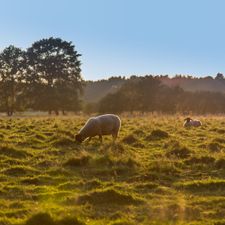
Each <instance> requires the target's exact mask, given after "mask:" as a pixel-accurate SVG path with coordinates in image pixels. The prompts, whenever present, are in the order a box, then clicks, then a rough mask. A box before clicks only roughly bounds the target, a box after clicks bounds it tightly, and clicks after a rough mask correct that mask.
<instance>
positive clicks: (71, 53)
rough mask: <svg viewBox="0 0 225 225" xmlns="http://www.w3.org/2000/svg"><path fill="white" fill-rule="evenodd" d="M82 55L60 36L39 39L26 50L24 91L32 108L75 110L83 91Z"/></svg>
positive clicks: (78, 105) (56, 110)
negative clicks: (80, 58) (29, 97)
mask: <svg viewBox="0 0 225 225" xmlns="http://www.w3.org/2000/svg"><path fill="white" fill-rule="evenodd" d="M80 56H81V55H80V54H78V53H77V51H76V50H75V46H74V45H72V43H71V42H67V41H63V40H62V39H60V38H53V37H51V38H48V39H42V40H40V41H37V42H35V43H33V45H32V46H31V47H30V48H28V50H27V65H28V66H27V77H26V82H27V87H28V88H27V91H28V93H29V95H30V96H31V98H33V97H34V96H35V98H33V99H34V101H31V102H32V104H33V108H36V109H39V110H48V111H49V113H50V114H51V112H52V111H55V112H56V114H58V112H59V110H62V111H63V112H64V111H65V110H78V109H79V107H80V104H79V94H81V93H82V89H83V80H82V78H81V69H80V65H81V62H80V60H78V58H79V57H80Z"/></svg>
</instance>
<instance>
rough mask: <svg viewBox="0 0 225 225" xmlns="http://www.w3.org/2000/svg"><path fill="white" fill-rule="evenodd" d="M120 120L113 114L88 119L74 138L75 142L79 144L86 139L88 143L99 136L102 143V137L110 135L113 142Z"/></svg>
mask: <svg viewBox="0 0 225 225" xmlns="http://www.w3.org/2000/svg"><path fill="white" fill-rule="evenodd" d="M120 125H121V120H120V118H119V117H118V116H116V115H113V114H105V115H100V116H96V117H92V118H90V119H89V120H88V121H87V122H86V123H85V125H84V126H83V127H82V128H81V130H80V131H79V133H78V134H77V135H76V136H75V138H76V141H78V142H79V143H81V142H82V141H84V140H85V139H86V138H88V140H89V141H90V140H91V138H92V137H94V136H99V140H100V141H101V142H102V135H110V134H111V135H112V137H113V141H115V140H116V138H117V135H118V132H119V130H120Z"/></svg>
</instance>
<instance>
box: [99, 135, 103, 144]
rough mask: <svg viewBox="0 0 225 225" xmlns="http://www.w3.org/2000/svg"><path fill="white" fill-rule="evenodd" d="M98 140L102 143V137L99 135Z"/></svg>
mask: <svg viewBox="0 0 225 225" xmlns="http://www.w3.org/2000/svg"><path fill="white" fill-rule="evenodd" d="M99 140H100V142H101V143H102V135H99Z"/></svg>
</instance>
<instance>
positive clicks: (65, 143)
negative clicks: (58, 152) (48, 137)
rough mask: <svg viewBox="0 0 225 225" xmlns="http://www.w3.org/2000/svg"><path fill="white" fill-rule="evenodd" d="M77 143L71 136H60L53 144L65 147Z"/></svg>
mask: <svg viewBox="0 0 225 225" xmlns="http://www.w3.org/2000/svg"><path fill="white" fill-rule="evenodd" d="M71 145H75V141H74V140H73V139H71V138H69V137H66V136H65V137H64V136H62V137H58V138H56V140H54V141H53V146H55V147H63V146H71Z"/></svg>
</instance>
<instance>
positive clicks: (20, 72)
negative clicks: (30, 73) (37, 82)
mask: <svg viewBox="0 0 225 225" xmlns="http://www.w3.org/2000/svg"><path fill="white" fill-rule="evenodd" d="M23 79H24V52H23V51H22V50H21V49H20V48H17V47H15V46H13V45H10V46H9V47H7V48H5V49H4V50H3V51H2V52H1V54H0V98H1V108H2V110H3V111H6V112H7V115H8V116H11V115H12V114H13V112H14V111H15V109H16V108H17V107H19V105H18V104H17V103H18V102H19V100H18V99H20V98H19V95H20V94H21V93H22V87H23V84H22V81H23Z"/></svg>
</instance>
